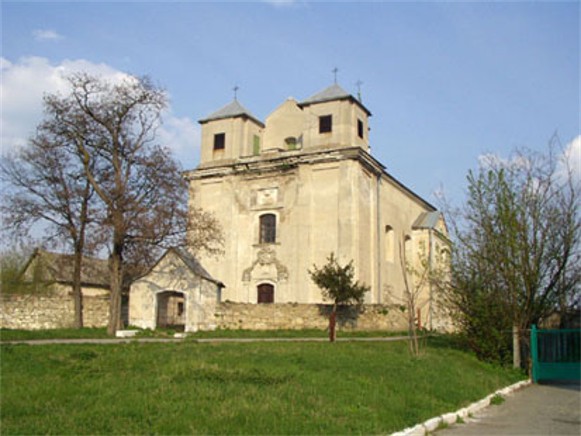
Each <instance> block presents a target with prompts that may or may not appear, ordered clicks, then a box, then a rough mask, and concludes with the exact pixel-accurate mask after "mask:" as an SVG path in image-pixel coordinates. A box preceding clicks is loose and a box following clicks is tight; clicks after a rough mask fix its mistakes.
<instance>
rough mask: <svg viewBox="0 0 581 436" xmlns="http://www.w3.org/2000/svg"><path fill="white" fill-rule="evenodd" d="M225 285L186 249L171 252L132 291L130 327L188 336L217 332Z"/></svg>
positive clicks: (130, 293) (130, 298)
mask: <svg viewBox="0 0 581 436" xmlns="http://www.w3.org/2000/svg"><path fill="white" fill-rule="evenodd" d="M223 287H224V285H223V284H222V283H221V282H219V281H218V280H215V279H214V278H212V276H211V275H210V274H209V273H208V272H207V271H206V270H205V269H204V268H203V267H202V265H201V264H200V263H199V262H198V261H197V260H196V258H195V257H194V256H193V255H192V254H191V253H189V252H188V251H186V250H184V249H179V248H170V249H169V250H168V251H166V252H165V254H164V255H163V256H162V257H161V258H160V259H159V260H158V261H157V263H156V264H155V265H154V266H153V267H152V268H151V269H150V270H149V272H147V273H146V274H145V275H144V276H142V277H141V278H138V279H137V280H135V281H134V282H133V283H132V284H131V288H130V291H129V324H130V325H131V326H135V327H140V328H144V329H156V328H159V327H161V328H164V327H171V328H174V329H183V330H184V331H186V332H195V331H198V330H213V329H215V328H216V322H215V311H216V306H217V304H218V303H219V302H220V297H221V291H222V288H223Z"/></svg>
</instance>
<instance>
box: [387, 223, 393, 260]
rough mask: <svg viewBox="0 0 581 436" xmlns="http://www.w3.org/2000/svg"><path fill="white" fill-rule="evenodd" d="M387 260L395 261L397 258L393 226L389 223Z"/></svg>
mask: <svg viewBox="0 0 581 436" xmlns="http://www.w3.org/2000/svg"><path fill="white" fill-rule="evenodd" d="M385 260H386V261H387V262H394V260H395V244H394V236H393V228H392V227H391V226H389V225H388V226H385Z"/></svg>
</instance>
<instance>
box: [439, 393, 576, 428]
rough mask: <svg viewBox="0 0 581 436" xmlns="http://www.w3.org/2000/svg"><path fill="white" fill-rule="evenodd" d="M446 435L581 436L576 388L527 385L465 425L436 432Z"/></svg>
mask: <svg viewBox="0 0 581 436" xmlns="http://www.w3.org/2000/svg"><path fill="white" fill-rule="evenodd" d="M437 435H438V436H447V435H577V436H579V435H581V389H580V385H579V384H560V385H538V384H534V385H530V386H528V387H526V388H523V389H520V390H518V391H516V392H514V393H513V394H512V395H510V396H508V397H507V398H506V401H505V402H504V403H502V404H500V405H498V406H493V405H491V406H489V407H487V408H486V409H484V410H482V411H481V412H479V413H478V414H476V415H475V416H474V417H473V418H471V419H470V420H469V421H467V422H466V423H465V424H455V425H453V426H451V427H450V428H448V429H445V430H441V431H438V432H437Z"/></svg>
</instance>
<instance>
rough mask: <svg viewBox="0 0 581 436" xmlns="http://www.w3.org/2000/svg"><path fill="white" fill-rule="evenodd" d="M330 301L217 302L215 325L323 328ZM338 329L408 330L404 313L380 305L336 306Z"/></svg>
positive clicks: (235, 327) (258, 327)
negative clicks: (306, 302)
mask: <svg viewBox="0 0 581 436" xmlns="http://www.w3.org/2000/svg"><path fill="white" fill-rule="evenodd" d="M331 308H332V305H330V304H299V303H275V304H248V303H232V302H224V303H220V304H218V305H217V307H216V314H215V316H216V327H217V328H220V329H232V330H236V329H245V330H276V329H291V330H295V329H296V330H300V329H326V328H327V327H328V325H329V314H330V312H331ZM337 327H338V329H339V330H386V331H403V330H406V329H407V322H406V318H405V315H404V314H403V313H402V312H401V311H400V310H399V309H397V308H395V307H393V306H389V305H382V304H369V305H362V306H359V307H356V306H344V307H339V310H338V316H337Z"/></svg>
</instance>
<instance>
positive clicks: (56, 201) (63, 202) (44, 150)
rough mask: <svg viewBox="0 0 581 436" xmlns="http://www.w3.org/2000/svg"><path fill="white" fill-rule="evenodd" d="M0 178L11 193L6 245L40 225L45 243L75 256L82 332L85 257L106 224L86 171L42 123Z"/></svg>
mask: <svg viewBox="0 0 581 436" xmlns="http://www.w3.org/2000/svg"><path fill="white" fill-rule="evenodd" d="M0 177H1V178H2V181H3V182H5V184H6V187H7V189H6V191H5V192H4V195H3V198H2V204H1V206H0V210H1V212H2V216H3V222H4V226H3V233H4V234H5V236H6V237H7V239H13V240H14V241H15V240H21V239H23V238H26V237H28V236H29V235H30V232H31V229H33V228H34V226H35V225H36V224H37V223H42V224H44V232H43V236H42V237H41V242H43V243H44V244H48V245H56V244H64V245H65V246H68V247H70V248H71V249H72V251H73V252H74V253H75V257H74V269H73V296H74V302H75V323H74V324H75V326H76V327H82V326H83V317H82V295H81V263H82V256H83V253H84V252H85V251H86V250H93V249H95V248H96V247H97V246H98V243H99V241H100V238H99V236H100V235H101V232H99V231H98V227H97V222H98V221H99V220H100V219H101V218H102V215H100V212H101V208H100V206H99V205H98V204H97V202H96V201H95V200H96V198H95V197H94V196H93V194H94V192H93V189H92V187H91V185H90V183H89V182H88V180H87V179H86V177H85V176H84V168H83V166H82V165H81V163H80V161H79V160H78V159H77V157H76V156H75V155H74V154H73V153H72V152H71V149H69V148H67V147H66V143H64V142H63V141H62V138H60V137H59V136H58V135H55V134H54V133H53V132H52V131H51V129H50V124H49V123H42V124H40V125H39V126H38V128H37V131H36V133H35V135H34V136H33V137H32V138H31V139H30V140H29V142H28V144H27V145H26V146H25V147H24V148H22V149H19V150H18V151H16V152H15V153H14V154H12V155H8V156H3V157H2V161H1V163H0ZM87 234H89V235H90V237H89V238H87Z"/></svg>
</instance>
